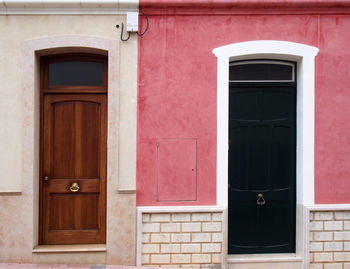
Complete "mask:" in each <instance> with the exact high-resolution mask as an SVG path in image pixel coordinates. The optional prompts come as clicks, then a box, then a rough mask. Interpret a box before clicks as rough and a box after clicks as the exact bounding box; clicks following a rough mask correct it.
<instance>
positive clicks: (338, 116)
mask: <svg viewBox="0 0 350 269" xmlns="http://www.w3.org/2000/svg"><path fill="white" fill-rule="evenodd" d="M142 3H143V1H141V6H142ZM149 4H150V1H147V0H145V5H146V7H147V5H149ZM340 11H341V12H343V13H346V12H348V11H349V10H348V9H347V8H343V9H341V10H340V9H339V10H335V11H334V10H333V12H334V13H333V14H330V13H328V14H326V13H323V12H324V10H323V11H322V10H321V11H320V10H316V9H315V10H312V8H311V9H309V10H307V11H305V10H293V13H294V14H288V13H289V11H288V10H287V11H286V10H278V9H273V10H267V11H264V10H262V9H260V10H248V11H247V10H244V11H242V10H239V9H237V10H234V9H231V10H225V9H222V10H218V11H217V12H216V11H215V10H214V11H213V10H208V9H207V10H205V9H203V10H199V11H198V10H194V9H189V10H186V9H171V8H170V9H168V10H167V9H165V11H164V10H163V11H159V10H157V9H152V8H149V10H148V9H147V8H145V12H146V13H148V15H149V19H150V28H149V32H148V33H147V35H145V36H144V38H143V39H141V40H140V47H139V51H140V56H139V57H140V59H142V61H140V65H139V96H138V108H139V109H138V113H139V116H138V166H137V183H138V185H137V203H138V205H156V204H158V205H163V204H165V203H162V202H157V201H156V200H157V199H156V185H157V167H156V166H155V165H154V164H155V163H156V146H155V144H156V143H155V140H156V138H164V137H166V138H182V137H191V138H197V141H198V148H197V154H198V155H197V181H198V199H197V201H195V202H187V203H184V202H181V203H177V202H173V203H167V205H170V204H177V205H180V204H182V205H183V204H187V205H188V204H202V205H205V204H215V201H216V197H215V196H216V180H217V179H216V157H217V156H216V89H217V85H216V83H217V80H216V79H217V70H216V66H217V62H216V61H217V60H216V57H215V56H214V55H213V54H212V49H213V48H216V47H219V46H221V45H227V44H232V43H236V42H243V41H251V40H281V41H291V42H297V43H302V44H307V45H311V46H315V47H318V48H319V50H320V51H319V54H318V56H317V57H316V78H315V79H316V88H315V95H316V97H315V104H316V108H315V114H316V120H315V203H350V196H349V195H348V189H349V187H350V183H349V180H348V179H349V178H350V170H349V169H348V163H349V156H350V122H349V116H348V115H349V114H350V106H349V105H348V101H349V100H350V91H349V90H348V85H349V84H350V76H349V70H350V61H349V60H350V53H349V50H348V48H347V44H349V42H350V34H349V31H348V30H347V29H348V28H349V27H350V15H346V14H336V13H337V12H340ZM240 12H241V13H242V12H244V13H246V14H240ZM290 12H291V11H290ZM264 13H265V15H263V14H264ZM267 13H268V14H267ZM191 14H195V15H191ZM155 59H157V60H156V61H155ZM306 90H307V89H306Z"/></svg>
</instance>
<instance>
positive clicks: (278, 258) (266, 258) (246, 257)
mask: <svg viewBox="0 0 350 269" xmlns="http://www.w3.org/2000/svg"><path fill="white" fill-rule="evenodd" d="M298 261H300V262H301V261H303V258H302V257H301V256H299V255H297V254H295V253H282V254H229V255H228V256H227V263H229V264H230V263H254V262H261V263H263V262H298Z"/></svg>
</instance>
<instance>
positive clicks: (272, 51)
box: [213, 40, 318, 268]
mask: <svg viewBox="0 0 350 269" xmlns="http://www.w3.org/2000/svg"><path fill="white" fill-rule="evenodd" d="M213 53H214V54H215V56H216V57H217V58H218V65H217V172H216V177H217V188H216V195H217V205H218V206H222V207H227V206H228V190H227V184H228V174H227V171H228V154H227V151H228V111H229V91H228V87H229V63H230V61H239V60H256V59H272V60H288V61H294V62H296V63H297V161H296V166H297V168H296V169H297V171H296V175H297V179H296V193H297V195H296V196H297V201H296V202H297V205H296V255H297V256H300V257H302V259H303V266H304V268H307V266H308V255H309V254H308V244H307V242H308V234H306V233H307V231H308V223H309V217H308V216H309V215H308V212H309V211H308V210H307V209H306V208H305V207H306V206H311V205H313V204H314V124H315V120H314V118H315V111H314V110H315V101H314V99H315V57H316V55H317V53H318V48H315V47H312V46H308V45H304V44H298V43H294V42H285V41H275V40H260V41H248V42H241V43H236V44H231V45H227V46H222V47H218V48H216V49H214V50H213ZM223 225H228V223H224V224H223ZM286 255H288V254H286Z"/></svg>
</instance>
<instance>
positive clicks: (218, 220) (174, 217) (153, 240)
mask: <svg viewBox="0 0 350 269" xmlns="http://www.w3.org/2000/svg"><path fill="white" fill-rule="evenodd" d="M222 218H223V214H222V213H218V212H201V213H188V212H186V213H143V214H142V252H141V253H142V265H150V266H182V267H185V266H186V267H187V266H193V267H211V268H214V267H221V258H222V240H223V233H222V221H223V220H222Z"/></svg>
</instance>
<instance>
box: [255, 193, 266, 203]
mask: <svg viewBox="0 0 350 269" xmlns="http://www.w3.org/2000/svg"><path fill="white" fill-rule="evenodd" d="M256 204H257V205H259V206H262V205H264V204H266V201H265V199H264V195H262V193H259V194H258V200H256Z"/></svg>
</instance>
